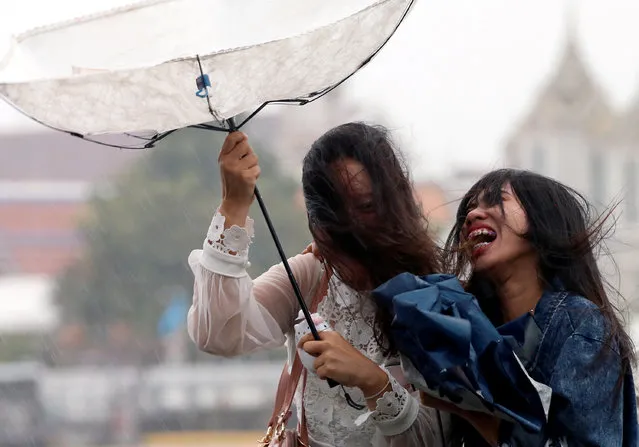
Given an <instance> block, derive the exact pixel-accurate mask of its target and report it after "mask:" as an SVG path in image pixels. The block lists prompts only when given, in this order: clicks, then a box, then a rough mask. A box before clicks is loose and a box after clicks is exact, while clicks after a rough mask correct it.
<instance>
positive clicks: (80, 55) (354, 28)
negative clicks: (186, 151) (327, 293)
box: [0, 0, 415, 339]
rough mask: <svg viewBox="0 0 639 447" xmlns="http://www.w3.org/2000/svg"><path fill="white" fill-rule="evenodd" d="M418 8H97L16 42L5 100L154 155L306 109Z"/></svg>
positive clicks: (191, 0)
mask: <svg viewBox="0 0 639 447" xmlns="http://www.w3.org/2000/svg"><path fill="white" fill-rule="evenodd" d="M414 2H415V0H378V1H373V0H348V1H344V0H322V1H321V2H319V1H299V0H269V1H264V0H146V1H139V2H135V3H126V4H125V3H123V2H122V1H117V0H112V1H111V2H95V4H100V6H104V5H105V4H107V5H108V6H112V8H111V9H108V10H102V11H99V12H94V11H93V10H90V11H89V10H87V8H88V6H87V5H88V4H94V2H85V3H86V5H83V6H82V8H83V10H82V12H81V13H78V14H77V15H74V16H70V17H68V18H67V19H68V20H65V21H62V22H60V23H57V24H53V25H47V26H42V27H39V28H36V29H32V30H29V31H26V32H24V33H22V34H19V35H17V36H16V37H15V38H13V40H12V42H11V45H10V48H9V51H8V52H7V53H6V54H5V55H4V56H3V57H2V58H1V59H0V96H1V97H2V98H3V99H4V100H5V101H7V102H8V103H9V104H11V105H12V106H14V107H15V108H16V109H18V110H19V111H20V112H22V113H24V114H25V115H27V116H29V117H30V118H32V119H33V120H35V121H37V122H39V123H41V124H42V125H44V126H47V127H50V128H52V129H55V130H59V131H63V132H67V133H70V134H72V135H74V136H77V137H80V138H83V139H86V140H89V141H93V142H96V143H100V144H107V145H113V146H116V147H126V148H148V147H152V146H153V145H154V144H155V143H156V142H157V141H159V140H160V139H162V138H164V137H166V136H167V135H169V134H170V133H172V132H175V131H176V130H179V129H182V128H185V127H196V128H201V129H207V130H216V131H225V132H230V131H234V130H237V129H239V128H241V127H242V126H243V125H244V124H245V123H246V122H247V121H249V120H250V119H251V118H252V117H254V116H255V114H257V113H258V112H259V111H260V110H262V109H263V108H264V107H265V106H266V105H268V104H273V103H280V104H295V105H304V104H306V103H309V102H311V101H314V100H316V99H318V98H320V97H321V96H323V95H324V94H326V93H328V92H329V91H331V90H332V89H334V88H336V87H337V86H338V85H340V84H341V83H342V82H344V81H345V80H346V79H348V78H349V77H350V76H352V75H353V74H354V73H356V72H357V71H358V70H359V69H360V68H362V67H364V66H365V65H366V64H367V63H368V62H369V61H370V60H371V59H372V58H373V57H374V56H375V55H376V54H377V53H378V52H379V51H380V50H381V49H382V48H383V47H384V45H385V44H386V42H388V40H389V39H390V38H391V36H392V35H393V34H394V32H395V31H396V30H397V28H398V27H399V26H400V24H401V23H402V21H403V20H404V18H405V17H406V15H407V14H408V12H409V11H410V10H411V7H412V6H413V4H414ZM80 14H84V15H80ZM87 14H88V15H87ZM240 114H244V115H245V116H246V117H245V118H244V119H243V120H242V121H241V122H237V123H236V121H235V117H236V116H238V115H240ZM107 135H120V136H126V140H127V141H128V142H131V144H126V145H125V144H114V143H108V142H107V140H105V139H104V138H103V137H104V136H107ZM255 195H256V199H257V201H258V203H259V206H260V209H261V211H262V213H263V214H264V217H265V220H266V223H267V225H268V227H269V230H270V232H271V235H272V236H273V239H274V241H275V244H276V247H277V249H278V253H279V255H280V257H281V259H282V261H283V263H284V266H285V268H286V271H287V273H288V276H289V279H290V281H291V284H292V286H293V289H294V291H295V293H296V296H297V299H298V301H299V304H300V307H301V308H302V311H303V313H304V315H305V317H306V320H307V321H308V323H309V326H310V328H311V330H312V332H313V335H314V336H315V338H316V339H319V335H318V333H317V330H316V328H315V326H314V324H313V322H312V319H311V317H310V314H309V311H308V309H307V307H306V305H305V302H304V299H303V297H302V296H301V293H300V291H299V287H298V285H297V282H296V280H295V278H294V276H293V273H292V271H291V269H290V266H289V265H288V262H287V260H286V259H287V258H286V255H285V253H284V251H283V249H282V247H281V244H280V242H279V238H278V237H277V233H276V231H275V228H274V227H273V224H272V222H271V219H270V218H269V215H268V211H267V208H266V206H265V205H264V201H263V200H262V197H261V195H260V193H259V190H258V189H257V188H256V190H255Z"/></svg>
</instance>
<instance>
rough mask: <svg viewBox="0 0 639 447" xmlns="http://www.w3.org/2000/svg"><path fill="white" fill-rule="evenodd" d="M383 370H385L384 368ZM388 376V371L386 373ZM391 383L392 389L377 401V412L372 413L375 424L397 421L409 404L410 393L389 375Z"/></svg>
mask: <svg viewBox="0 0 639 447" xmlns="http://www.w3.org/2000/svg"><path fill="white" fill-rule="evenodd" d="M382 369H385V368H383V367H382ZM386 373H387V374H388V371H386ZM388 377H389V378H390V383H391V389H390V390H389V391H386V392H385V393H384V394H383V395H382V397H380V398H379V399H377V404H376V407H375V411H373V412H372V414H371V417H372V419H373V420H374V421H375V422H389V421H392V420H393V419H396V418H397V416H399V415H400V414H401V413H402V411H403V410H404V407H406V403H407V402H408V398H409V395H408V391H406V388H404V387H403V386H401V385H400V384H399V383H398V382H397V380H395V378H394V377H393V376H392V375H390V374H388Z"/></svg>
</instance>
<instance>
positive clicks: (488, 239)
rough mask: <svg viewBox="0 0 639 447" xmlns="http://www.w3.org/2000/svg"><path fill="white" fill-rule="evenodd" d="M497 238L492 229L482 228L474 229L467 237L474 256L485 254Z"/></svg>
mask: <svg viewBox="0 0 639 447" xmlns="http://www.w3.org/2000/svg"><path fill="white" fill-rule="evenodd" d="M496 238H497V233H496V232H495V230H493V229H492V228H488V227H481V228H475V229H472V228H471V231H470V232H469V233H468V236H467V237H466V239H467V241H468V245H469V246H470V249H471V251H472V254H473V256H478V255H480V254H481V253H483V252H484V251H485V250H486V249H487V248H488V247H489V246H490V244H492V243H493V242H494V241H495V239H496Z"/></svg>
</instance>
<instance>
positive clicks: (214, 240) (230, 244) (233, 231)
mask: <svg viewBox="0 0 639 447" xmlns="http://www.w3.org/2000/svg"><path fill="white" fill-rule="evenodd" d="M225 221H226V218H225V217H224V216H223V215H222V214H220V212H219V209H218V210H217V211H216V212H215V216H213V220H212V221H211V225H210V226H209V230H208V232H207V234H206V241H205V243H204V246H205V249H206V247H207V246H208V247H211V248H213V249H214V250H216V251H218V252H220V253H224V254H227V255H231V256H238V257H241V258H246V257H248V250H249V246H250V245H251V242H252V241H253V236H254V229H253V219H251V218H250V217H247V218H246V225H245V227H243V228H242V227H239V226H237V225H233V226H231V227H230V228H226V229H225V228H224V223H225Z"/></svg>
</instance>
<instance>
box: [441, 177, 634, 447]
mask: <svg viewBox="0 0 639 447" xmlns="http://www.w3.org/2000/svg"><path fill="white" fill-rule="evenodd" d="M604 221H605V219H603V220H602V219H598V220H596V221H595V223H594V225H590V226H589V222H591V219H590V207H589V205H588V203H587V202H586V200H585V199H584V198H583V197H582V196H580V195H579V194H578V193H576V192H575V191H573V190H571V189H569V188H568V187H566V186H564V185H562V184H560V183H558V182H556V181H554V180H552V179H549V178H547V177H543V176H540V175H537V174H534V173H531V172H528V171H518V170H498V171H494V172H491V173H489V174H487V175H486V176H484V177H483V178H482V179H481V180H479V182H477V184H475V185H474V186H473V187H472V188H471V189H470V191H469V192H468V193H467V194H466V196H465V197H464V199H463V200H462V202H461V204H460V206H459V209H458V212H457V222H456V225H455V227H454V229H453V231H452V232H451V234H450V237H449V239H448V242H447V248H448V253H450V263H451V270H453V271H455V272H456V273H457V274H458V275H462V274H464V273H466V272H470V273H471V274H470V278H469V281H468V286H467V290H468V291H469V292H471V293H473V294H474V295H475V296H476V297H477V299H478V301H479V303H480V306H481V307H482V309H483V311H484V313H486V314H487V315H488V317H489V318H490V319H491V320H492V321H493V323H494V324H495V325H496V326H501V332H502V333H503V332H504V331H506V332H508V333H510V334H512V335H514V336H515V337H516V338H517V339H518V341H519V342H520V343H521V344H522V345H523V344H525V345H526V346H529V347H530V346H532V349H530V350H527V352H529V355H528V356H527V358H524V359H522V360H523V363H524V365H525V366H526V369H527V370H528V372H529V374H530V375H531V377H532V378H533V379H535V380H536V381H538V382H541V383H544V384H546V385H548V386H549V387H550V388H551V389H552V398H551V403H550V412H549V416H548V423H547V425H546V427H545V428H544V430H543V432H542V433H539V434H530V433H527V432H526V431H525V430H524V429H523V428H522V427H519V426H517V425H513V424H509V423H506V422H503V421H502V422H501V423H500V422H498V421H496V420H493V419H490V418H487V417H486V416H484V415H481V416H478V415H475V414H471V413H464V412H457V413H458V415H459V416H461V418H460V419H459V420H458V421H457V430H454V432H455V433H457V434H458V436H459V438H460V439H457V440H456V443H457V444H456V445H462V443H463V445H465V446H474V445H478V446H483V445H487V444H488V445H500V446H502V445H505V446H598V447H607V446H610V447H613V446H619V447H620V446H623V447H631V446H632V447H635V446H637V445H638V444H637V443H638V438H637V404H636V394H635V387H634V383H633V376H632V364H633V362H634V349H633V345H632V342H631V340H630V337H629V336H628V334H627V333H626V332H625V331H624V328H623V325H622V323H621V322H620V320H619V318H618V316H617V314H616V312H615V308H614V306H613V304H612V303H611V300H610V299H609V297H608V296H607V295H606V291H605V288H604V282H603V280H602V276H601V273H600V271H599V268H598V267H597V262H596V258H595V249H596V247H597V244H598V242H599V241H600V239H601V235H602V234H601V233H602V229H603V224H604ZM525 328H527V329H530V328H534V330H532V331H531V330H525ZM431 403H432V402H431ZM435 406H436V404H435ZM469 423H470V424H469ZM480 434H481V436H480Z"/></svg>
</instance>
